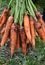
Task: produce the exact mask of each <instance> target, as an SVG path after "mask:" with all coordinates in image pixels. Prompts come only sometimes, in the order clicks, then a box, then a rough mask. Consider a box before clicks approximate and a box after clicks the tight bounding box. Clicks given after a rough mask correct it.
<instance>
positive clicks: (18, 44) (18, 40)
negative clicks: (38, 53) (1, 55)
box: [16, 32, 20, 49]
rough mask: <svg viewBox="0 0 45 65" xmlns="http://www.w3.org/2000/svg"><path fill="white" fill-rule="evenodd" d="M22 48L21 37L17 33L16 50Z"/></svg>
mask: <svg viewBox="0 0 45 65" xmlns="http://www.w3.org/2000/svg"><path fill="white" fill-rule="evenodd" d="M19 48H20V36H19V32H18V33H17V44H16V49H19Z"/></svg>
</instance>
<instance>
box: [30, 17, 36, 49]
mask: <svg viewBox="0 0 45 65" xmlns="http://www.w3.org/2000/svg"><path fill="white" fill-rule="evenodd" d="M30 28H31V42H32V48H35V29H34V19H33V18H32V17H30Z"/></svg>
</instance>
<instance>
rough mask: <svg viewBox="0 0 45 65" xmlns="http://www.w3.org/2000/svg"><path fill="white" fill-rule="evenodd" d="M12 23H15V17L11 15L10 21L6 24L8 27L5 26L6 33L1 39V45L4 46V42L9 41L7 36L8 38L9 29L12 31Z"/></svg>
mask: <svg viewBox="0 0 45 65" xmlns="http://www.w3.org/2000/svg"><path fill="white" fill-rule="evenodd" d="M12 23H13V17H12V16H10V17H9V18H8V21H7V24H6V27H5V32H4V35H3V37H2V40H1V46H4V44H5V43H6V41H7V38H8V35H9V31H10V28H11V25H12Z"/></svg>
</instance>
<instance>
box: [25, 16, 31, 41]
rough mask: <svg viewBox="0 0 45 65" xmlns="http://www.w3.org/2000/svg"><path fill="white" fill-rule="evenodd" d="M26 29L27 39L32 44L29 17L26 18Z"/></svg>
mask: <svg viewBox="0 0 45 65" xmlns="http://www.w3.org/2000/svg"><path fill="white" fill-rule="evenodd" d="M24 29H25V33H26V36H27V38H28V39H29V41H30V42H31V33H30V25H29V17H28V15H25V16H24Z"/></svg>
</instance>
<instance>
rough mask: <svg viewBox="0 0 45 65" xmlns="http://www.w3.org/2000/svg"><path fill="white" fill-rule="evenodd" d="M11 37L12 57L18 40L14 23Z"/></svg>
mask: <svg viewBox="0 0 45 65" xmlns="http://www.w3.org/2000/svg"><path fill="white" fill-rule="evenodd" d="M10 38H11V41H10V42H11V57H12V56H13V54H14V51H15V49H16V42H17V29H16V26H15V25H14V23H13V24H12V26H11V35H10Z"/></svg>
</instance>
